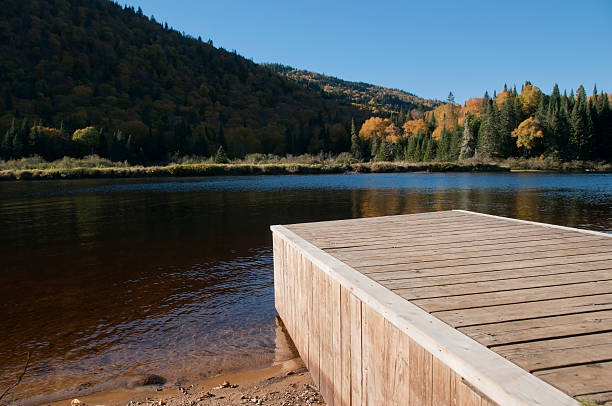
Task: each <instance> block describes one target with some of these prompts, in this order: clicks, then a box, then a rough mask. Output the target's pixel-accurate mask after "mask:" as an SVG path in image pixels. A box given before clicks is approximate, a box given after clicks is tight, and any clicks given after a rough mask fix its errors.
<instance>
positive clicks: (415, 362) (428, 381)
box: [408, 340, 433, 406]
mask: <svg viewBox="0 0 612 406" xmlns="http://www.w3.org/2000/svg"><path fill="white" fill-rule="evenodd" d="M409 345H410V349H409V352H410V372H409V380H408V385H409V386H410V397H409V399H410V401H409V405H410V406H429V405H431V404H432V402H433V387H432V383H433V381H432V380H433V357H432V355H431V353H429V352H428V351H426V350H425V349H424V348H423V347H421V346H420V345H418V344H417V343H416V342H414V341H413V340H410V344H409Z"/></svg>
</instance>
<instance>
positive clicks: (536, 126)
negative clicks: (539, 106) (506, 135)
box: [512, 117, 544, 150]
mask: <svg viewBox="0 0 612 406" xmlns="http://www.w3.org/2000/svg"><path fill="white" fill-rule="evenodd" d="M512 136H513V137H514V138H516V145H517V146H518V147H524V148H525V149H526V150H531V149H533V147H535V146H536V144H537V142H538V141H539V140H541V139H542V138H544V133H543V132H542V129H541V128H540V122H539V121H538V120H536V119H535V118H533V117H529V118H528V119H526V120H525V121H523V122H522V123H521V124H519V126H518V127H517V128H516V129H515V130H514V131H512Z"/></svg>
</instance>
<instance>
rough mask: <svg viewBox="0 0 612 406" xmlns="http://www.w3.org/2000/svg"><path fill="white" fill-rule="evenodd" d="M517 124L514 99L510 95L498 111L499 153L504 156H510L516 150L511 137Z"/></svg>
mask: <svg viewBox="0 0 612 406" xmlns="http://www.w3.org/2000/svg"><path fill="white" fill-rule="evenodd" d="M517 125H518V122H517V119H516V113H515V110H514V99H513V98H512V96H510V97H508V98H507V99H506V100H505V101H504V103H503V104H502V107H501V110H500V112H499V141H500V154H501V156H502V157H504V158H507V157H509V156H511V155H512V154H513V153H514V152H515V150H516V148H515V145H516V144H515V143H514V140H513V139H512V131H513V130H514V129H515V128H516V127H517Z"/></svg>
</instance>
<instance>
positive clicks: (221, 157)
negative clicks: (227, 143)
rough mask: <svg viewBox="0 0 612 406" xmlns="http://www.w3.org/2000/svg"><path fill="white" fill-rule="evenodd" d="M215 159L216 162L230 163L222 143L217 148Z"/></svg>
mask: <svg viewBox="0 0 612 406" xmlns="http://www.w3.org/2000/svg"><path fill="white" fill-rule="evenodd" d="M214 161H215V163H216V164H226V163H229V159H228V158H227V154H226V153H225V150H224V149H223V146H222V145H221V146H219V149H218V150H217V153H216V154H215V158H214Z"/></svg>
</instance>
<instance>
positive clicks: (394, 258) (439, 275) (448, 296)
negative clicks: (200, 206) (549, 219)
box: [271, 210, 612, 406]
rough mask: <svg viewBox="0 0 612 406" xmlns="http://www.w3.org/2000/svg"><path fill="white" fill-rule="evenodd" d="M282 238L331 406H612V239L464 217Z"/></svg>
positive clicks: (391, 220) (278, 250) (303, 342)
mask: <svg viewBox="0 0 612 406" xmlns="http://www.w3.org/2000/svg"><path fill="white" fill-rule="evenodd" d="M271 230H272V233H273V239H274V242H273V245H274V289H275V304H276V308H277V310H278V313H279V315H280V317H281V319H282V320H283V322H284V324H285V326H286V328H287V331H288V332H289V335H290V336H291V338H292V340H293V342H294V344H295V346H296V348H297V350H298V352H299V354H300V356H301V358H302V360H303V361H304V363H305V364H306V366H307V367H308V369H309V371H310V372H311V374H312V377H313V380H314V382H315V384H316V385H317V386H318V387H319V389H320V391H321V393H322V395H323V397H324V398H325V400H326V402H327V404H328V405H335V406H337V405H409V406H428V405H432V406H433V405H474V406H489V405H555V406H557V405H559V406H561V405H568V406H569V405H575V406H578V405H580V403H579V402H578V400H581V401H585V402H606V401H612V235H609V234H605V233H600V232H595V231H587V230H580V229H575V228H568V227H561V226H555V225H550V224H543V223H535V222H529V221H522V220H516V219H510V218H504V217H497V216H491V215H486V214H480V213H474V212H468V211H462V210H454V211H440V212H432V213H421V214H410V215H397V216H388V217H372V218H363V219H352V220H339V221H327V222H318V223H305V224H292V225H284V226H280V225H277V226H272V227H271Z"/></svg>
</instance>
